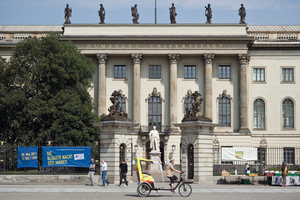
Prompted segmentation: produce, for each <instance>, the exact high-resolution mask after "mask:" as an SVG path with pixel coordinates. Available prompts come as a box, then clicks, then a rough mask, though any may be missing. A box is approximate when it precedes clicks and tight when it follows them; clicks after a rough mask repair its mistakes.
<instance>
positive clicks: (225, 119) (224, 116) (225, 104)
mask: <svg viewBox="0 0 300 200" xmlns="http://www.w3.org/2000/svg"><path fill="white" fill-rule="evenodd" d="M219 124H220V126H229V127H230V126H231V107H230V100H229V98H227V97H222V98H221V99H220V100H219Z"/></svg>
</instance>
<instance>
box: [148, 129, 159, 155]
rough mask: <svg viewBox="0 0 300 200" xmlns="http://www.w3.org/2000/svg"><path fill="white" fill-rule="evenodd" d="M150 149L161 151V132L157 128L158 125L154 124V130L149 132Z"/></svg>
mask: <svg viewBox="0 0 300 200" xmlns="http://www.w3.org/2000/svg"><path fill="white" fill-rule="evenodd" d="M149 139H150V149H152V151H159V133H158V131H157V130H156V126H153V130H152V131H150V133H149Z"/></svg>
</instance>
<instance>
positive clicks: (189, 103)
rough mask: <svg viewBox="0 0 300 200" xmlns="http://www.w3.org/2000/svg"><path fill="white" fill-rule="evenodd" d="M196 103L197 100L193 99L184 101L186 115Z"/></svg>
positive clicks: (189, 98)
mask: <svg viewBox="0 0 300 200" xmlns="http://www.w3.org/2000/svg"><path fill="white" fill-rule="evenodd" d="M193 102H195V100H194V99H193V98H192V97H188V98H186V99H185V100H184V115H186V110H187V109H188V110H191V108H192V103H193Z"/></svg>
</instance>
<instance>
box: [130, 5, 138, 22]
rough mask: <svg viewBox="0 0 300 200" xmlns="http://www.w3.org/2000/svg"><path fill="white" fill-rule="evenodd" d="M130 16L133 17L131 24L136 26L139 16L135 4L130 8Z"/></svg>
mask: <svg viewBox="0 0 300 200" xmlns="http://www.w3.org/2000/svg"><path fill="white" fill-rule="evenodd" d="M131 15H132V17H133V19H132V22H133V23H134V24H138V23H139V22H138V20H139V18H140V15H139V13H138V11H137V4H135V5H134V6H131Z"/></svg>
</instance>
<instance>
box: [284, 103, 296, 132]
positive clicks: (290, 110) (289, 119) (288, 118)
mask: <svg viewBox="0 0 300 200" xmlns="http://www.w3.org/2000/svg"><path fill="white" fill-rule="evenodd" d="M282 128H283V129H293V128H294V102H293V101H292V100H291V99H286V100H284V101H283V103H282Z"/></svg>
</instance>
